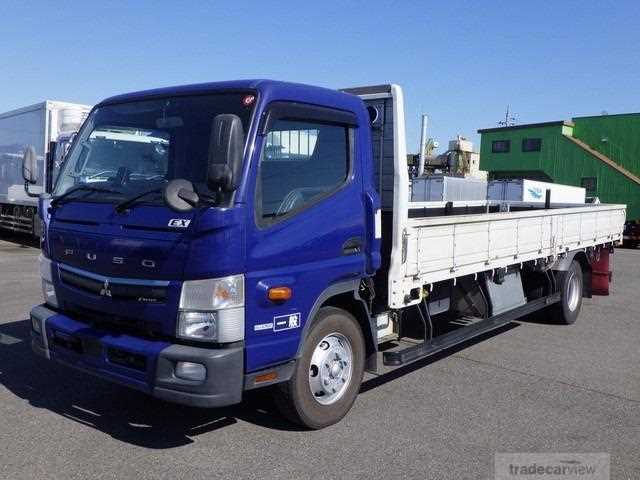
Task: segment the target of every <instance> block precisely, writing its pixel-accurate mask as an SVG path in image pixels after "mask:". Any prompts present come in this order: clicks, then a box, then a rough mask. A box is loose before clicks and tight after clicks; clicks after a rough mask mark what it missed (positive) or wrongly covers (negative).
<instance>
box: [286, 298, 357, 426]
mask: <svg viewBox="0 0 640 480" xmlns="http://www.w3.org/2000/svg"><path fill="white" fill-rule="evenodd" d="M364 363H365V345H364V337H363V335H362V331H361V330H360V326H359V325H358V322H357V320H356V319H355V318H354V317H353V316H352V315H351V314H349V313H348V312H346V311H344V310H341V309H339V308H334V307H324V308H321V309H320V311H319V312H318V315H317V317H316V318H315V319H314V322H313V324H312V326H311V330H310V331H309V334H308V335H307V338H306V339H305V342H304V345H303V348H302V355H301V357H300V359H299V360H298V362H297V364H296V369H295V372H294V374H293V376H292V377H291V379H290V380H289V381H288V382H286V383H284V384H282V385H279V386H278V388H277V389H276V390H275V392H276V404H277V406H278V408H279V409H280V411H281V412H282V413H283V415H284V416H285V417H287V418H288V419H289V420H291V421H293V422H295V423H298V424H300V425H303V426H305V427H308V428H312V429H319V428H324V427H327V426H329V425H332V424H334V423H337V422H339V421H340V420H341V419H342V417H344V416H345V415H346V414H347V412H348V411H349V410H350V409H351V406H352V405H353V402H354V401H355V399H356V396H357V395H358V391H359V390H360V384H361V383H362V375H363V374H364Z"/></svg>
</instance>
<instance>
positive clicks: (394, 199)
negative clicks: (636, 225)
mask: <svg viewBox="0 0 640 480" xmlns="http://www.w3.org/2000/svg"><path fill="white" fill-rule="evenodd" d="M349 92H350V93H354V94H356V95H359V96H360V98H362V99H363V100H364V101H365V103H366V104H367V105H368V107H369V108H373V109H375V111H376V112H377V113H376V115H372V117H373V118H375V119H376V120H375V122H374V129H373V144H374V167H375V180H376V185H377V187H378V192H379V194H380V197H381V205H382V216H383V217H385V218H388V217H389V216H390V215H392V228H391V229H386V230H384V231H383V232H381V233H382V236H383V243H387V244H388V245H389V247H390V248H389V249H388V250H386V251H387V252H388V253H387V254H388V255H390V258H389V262H388V264H389V271H388V282H387V288H388V292H387V293H388V304H389V307H390V308H403V307H406V306H408V305H411V304H413V303H418V302H419V301H420V300H419V299H415V300H408V301H407V299H408V298H410V292H411V290H412V289H415V288H420V287H423V286H425V285H427V286H428V285H432V284H434V283H436V282H439V281H443V280H449V279H455V278H458V277H461V276H464V275H473V274H476V273H481V272H485V271H489V270H492V269H496V268H504V267H507V266H509V265H517V264H520V263H522V262H527V261H534V260H537V259H549V258H550V257H551V259H554V258H556V257H557V256H558V255H560V254H562V253H565V252H568V251H572V250H578V249H586V248H588V247H594V246H598V245H607V244H613V243H615V242H619V241H621V240H622V231H623V228H624V221H625V214H626V212H625V210H626V206H625V205H594V204H589V205H584V206H564V207H562V206H557V205H556V206H555V207H556V208H550V209H544V208H540V209H538V210H521V211H512V212H500V213H482V214H471V215H443V216H430V217H423V218H412V217H413V215H409V211H410V210H414V209H421V208H429V207H430V205H429V203H435V202H419V203H418V202H416V203H410V202H409V201H408V197H409V195H408V192H409V175H408V172H407V162H406V158H407V154H406V152H407V149H406V138H405V119H404V100H403V95H402V89H401V88H400V87H399V86H398V85H378V86H374V87H362V88H357V89H351V90H349ZM467 203H474V206H476V207H477V206H478V205H479V202H467ZM484 203H485V204H486V203H487V202H484ZM494 203H495V202H494ZM504 203H505V206H507V205H506V204H507V202H504ZM508 203H509V204H510V205H512V204H514V203H517V202H508ZM431 206H434V205H431ZM440 206H444V204H442V205H440ZM383 223H384V222H383ZM414 298H415V297H414Z"/></svg>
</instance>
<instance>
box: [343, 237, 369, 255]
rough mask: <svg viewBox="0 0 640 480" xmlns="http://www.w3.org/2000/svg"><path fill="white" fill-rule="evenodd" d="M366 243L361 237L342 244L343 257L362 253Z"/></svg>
mask: <svg viewBox="0 0 640 480" xmlns="http://www.w3.org/2000/svg"><path fill="white" fill-rule="evenodd" d="M363 244H364V241H363V240H362V238H360V237H351V238H350V239H348V240H347V241H346V242H344V243H343V244H342V254H343V255H354V254H356V253H360V252H362V245H363Z"/></svg>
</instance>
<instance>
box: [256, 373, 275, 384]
mask: <svg viewBox="0 0 640 480" xmlns="http://www.w3.org/2000/svg"><path fill="white" fill-rule="evenodd" d="M277 378H278V374H277V373H276V372H269V373H263V374H262V375H258V376H257V377H256V380H255V383H263V382H271V381H273V380H276V379H277Z"/></svg>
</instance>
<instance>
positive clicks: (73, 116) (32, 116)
mask: <svg viewBox="0 0 640 480" xmlns="http://www.w3.org/2000/svg"><path fill="white" fill-rule="evenodd" d="M90 110H91V107H90V106H87V105H80V104H76V103H68V102H57V101H51V100H46V101H44V102H40V103H36V104H34V105H29V106H27V107H23V108H18V109H16V110H11V111H9V112H6V113H1V114H0V228H2V229H8V230H12V231H17V232H23V233H30V234H35V235H37V234H38V230H39V225H38V222H37V220H36V219H37V218H38V216H37V215H36V213H37V206H38V201H37V198H36V197H31V196H29V195H27V194H26V193H25V190H24V180H23V179H22V172H21V168H22V156H23V155H24V151H25V148H26V147H27V146H28V145H31V146H33V147H34V149H35V152H36V155H37V159H38V162H37V165H38V181H37V183H36V184H35V185H32V186H31V187H30V191H31V192H32V193H33V194H39V193H42V192H46V191H50V190H51V186H52V185H53V183H54V179H55V176H56V174H57V170H58V169H59V167H60V163H61V161H62V159H63V157H64V154H65V153H66V150H67V149H68V147H69V144H70V143H71V141H72V140H73V136H74V135H75V132H77V131H78V129H79V128H80V125H82V122H83V121H84V119H85V118H86V117H87V115H88V113H89V111H90ZM47 159H50V161H47Z"/></svg>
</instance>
